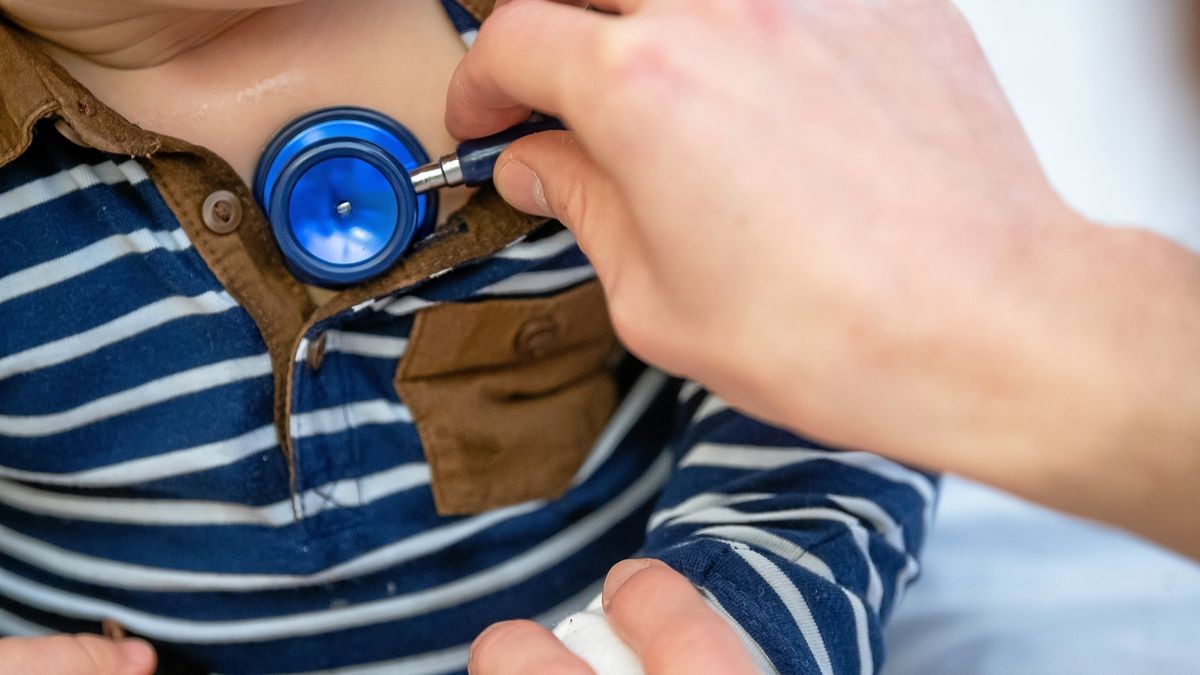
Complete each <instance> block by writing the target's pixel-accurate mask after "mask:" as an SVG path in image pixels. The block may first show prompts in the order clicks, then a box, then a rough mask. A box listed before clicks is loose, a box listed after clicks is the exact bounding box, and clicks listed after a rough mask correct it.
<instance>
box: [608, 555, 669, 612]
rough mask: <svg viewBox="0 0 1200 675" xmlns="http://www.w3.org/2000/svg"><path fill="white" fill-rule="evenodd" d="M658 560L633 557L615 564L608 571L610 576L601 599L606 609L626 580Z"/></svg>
mask: <svg viewBox="0 0 1200 675" xmlns="http://www.w3.org/2000/svg"><path fill="white" fill-rule="evenodd" d="M657 562H658V561H657V560H654V559H651V558H632V559H630V560H622V561H621V562H619V563H617V564H616V565H613V568H612V569H611V570H609V571H608V577H606V578H605V579H604V593H603V596H602V600H601V604H602V605H603V607H604V610H605V611H608V603H609V601H610V600H611V599H612V597H613V596H614V595H616V594H617V591H618V590H620V588H621V587H622V586H624V585H625V582H626V581H629V577H631V576H633V575H635V574H637V573H638V572H640V571H642V570H644V569H646V568H647V567H649V566H651V565H654V564H655V563H657Z"/></svg>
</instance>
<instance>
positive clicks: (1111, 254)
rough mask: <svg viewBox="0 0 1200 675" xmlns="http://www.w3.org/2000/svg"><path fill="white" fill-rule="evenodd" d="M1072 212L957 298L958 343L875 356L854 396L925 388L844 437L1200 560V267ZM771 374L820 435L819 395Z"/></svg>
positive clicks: (934, 340)
mask: <svg viewBox="0 0 1200 675" xmlns="http://www.w3.org/2000/svg"><path fill="white" fill-rule="evenodd" d="M1070 217H1071V218H1072V219H1073V220H1072V222H1066V223H1055V222H1051V223H1047V224H1046V226H1045V227H1044V229H1042V230H1041V231H1040V232H1039V233H1038V236H1037V237H1036V239H1035V240H1034V241H1031V242H1028V244H1027V245H1026V246H1025V248H1026V250H1024V251H1022V252H1021V253H1020V255H1019V256H1014V257H1012V261H1013V262H1012V264H1011V265H1010V266H1007V267H1004V268H1003V269H1002V271H1001V272H998V273H996V275H995V279H994V281H995V282H996V283H992V280H990V279H984V282H985V283H981V284H980V285H979V287H978V288H975V289H972V288H969V287H968V288H967V289H966V290H965V291H964V292H960V293H959V295H961V296H965V297H967V298H968V302H966V303H964V305H963V306H961V307H956V306H955V305H954V304H953V301H952V300H946V299H945V298H943V299H942V301H941V303H940V304H939V306H938V311H939V313H940V316H939V321H938V325H937V328H938V330H941V331H943V332H944V334H943V335H941V336H937V337H930V336H921V337H920V338H918V339H915V340H913V341H911V342H909V343H905V341H904V340H903V339H894V341H893V343H894V344H896V345H897V346H896V347H895V352H893V353H891V354H889V355H888V358H884V359H880V360H879V361H877V362H875V363H872V361H871V359H870V355H869V354H868V355H867V358H864V359H861V360H860V361H859V363H860V366H861V368H862V369H863V370H864V371H866V372H867V375H866V376H865V377H864V376H863V374H862V372H860V373H858V374H857V376H858V378H857V379H856V380H854V381H850V382H848V383H847V385H846V386H847V387H848V388H849V387H863V388H868V389H869V388H870V387H872V386H873V385H874V382H872V380H874V381H875V382H884V381H891V382H893V383H894V382H908V383H909V384H907V385H904V386H902V387H900V390H901V391H902V394H901V395H899V396H897V395H896V387H891V388H889V387H880V388H879V391H880V392H883V393H886V394H889V395H891V396H892V397H893V398H892V399H890V401H891V405H880V404H878V402H876V403H875V404H871V405H868V406H867V407H868V408H869V409H870V410H871V411H872V413H873V415H872V416H871V417H869V418H866V417H864V418H861V423H859V424H857V425H855V426H853V427H846V426H840V425H839V428H837V431H838V432H839V435H838V437H837V438H835V439H834V440H835V441H836V442H838V443H841V444H849V445H854V446H859V447H870V448H872V449H874V450H876V451H878V452H880V453H882V454H884V455H887V456H890V457H893V458H895V459H898V460H900V461H904V462H908V463H912V464H916V465H919V466H924V467H928V468H930V469H934V470H939V471H948V472H954V473H958V474H961V475H964V476H966V477H969V478H971V479H974V480H977V481H980V482H984V483H988V484H991V485H995V486H997V487H1000V488H1002V489H1005V490H1008V491H1010V492H1014V493H1016V494H1019V495H1021V496H1023V497H1026V498H1028V499H1031V500H1033V501H1037V502H1041V503H1044V504H1047V505H1049V506H1052V507H1055V508H1059V509H1062V510H1065V511H1069V512H1072V513H1075V514H1077V515H1082V516H1085V517H1089V518H1093V519H1097V520H1102V521H1106V522H1109V523H1112V524H1116V525H1119V526H1121V527H1124V528H1127V529H1129V530H1132V531H1134V532H1136V533H1138V534H1141V535H1143V536H1146V537H1149V538H1152V539H1155V540H1156V541H1158V542H1160V543H1163V544H1165V545H1167V546H1170V547H1172V548H1176V549H1178V550H1181V551H1183V552H1185V553H1188V554H1190V555H1192V556H1200V500H1198V499H1196V497H1195V494H1196V488H1197V483H1198V481H1200V258H1198V257H1197V256H1196V255H1195V254H1193V253H1191V252H1189V251H1187V250H1186V249H1183V248H1182V247H1179V246H1177V245H1175V244H1173V243H1171V242H1169V241H1167V240H1165V239H1163V238H1161V237H1159V236H1157V235H1155V234H1152V233H1150V232H1147V231H1144V230H1138V229H1129V228H1112V227H1103V226H1099V225H1095V224H1091V223H1086V222H1083V221H1082V219H1078V218H1077V217H1076V216H1074V215H1073V214H1071V215H1070ZM904 311H907V312H910V313H918V312H919V308H918V309H913V308H911V307H905V308H904ZM948 317H949V318H948ZM847 339H848V340H852V339H853V336H847ZM922 351H924V352H925V353H922ZM931 354H932V355H931ZM762 372H763V373H764V375H763V377H762V378H761V379H760V381H761V382H764V383H768V384H767V385H766V387H765V388H764V391H766V392H767V393H765V394H764V395H763V398H764V399H766V398H774V399H775V400H776V401H781V402H783V405H781V406H779V407H777V408H776V409H775V410H776V417H775V421H776V422H777V423H780V424H784V425H785V426H789V427H791V428H794V429H797V430H804V429H806V428H810V427H811V425H812V422H813V410H814V406H813V405H811V404H810V403H809V402H808V400H807V399H808V397H810V396H811V395H812V392H811V391H808V390H807V389H805V390H803V391H799V392H798V391H797V389H798V387H800V384H799V383H797V382H795V381H794V380H791V379H788V378H778V377H777V375H776V374H777V373H780V372H787V368H782V369H781V368H780V367H779V364H778V363H776V364H774V365H773V366H772V367H771V368H770V369H769V370H768V369H765V368H764V370H763V371H762ZM767 373H769V374H767ZM889 389H890V391H889ZM821 393H822V394H824V395H826V396H830V395H831V394H830V392H828V391H823V392H821ZM833 396H834V397H836V392H835V393H834V394H833ZM863 396H866V397H870V396H871V394H870V393H868V394H865V395H863ZM889 415H890V416H891V417H889Z"/></svg>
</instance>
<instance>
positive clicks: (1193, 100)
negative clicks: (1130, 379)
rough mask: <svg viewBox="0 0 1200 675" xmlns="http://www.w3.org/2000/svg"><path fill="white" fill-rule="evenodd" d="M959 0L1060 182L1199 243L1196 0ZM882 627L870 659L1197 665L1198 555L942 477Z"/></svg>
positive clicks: (1057, 667) (1199, 5)
mask: <svg viewBox="0 0 1200 675" xmlns="http://www.w3.org/2000/svg"><path fill="white" fill-rule="evenodd" d="M958 5H959V7H960V8H961V9H962V10H963V12H964V13H965V14H966V16H967V18H968V20H969V21H970V22H971V23H972V25H973V26H974V28H975V30H976V33H977V34H978V36H979V39H980V41H981V43H982V44H983V47H984V51H985V53H986V54H987V56H988V58H989V60H990V61H991V63H992V65H993V67H994V68H995V69H996V71H997V74H998V75H999V77H1000V81H1001V84H1002V85H1003V86H1004V88H1005V91H1006V92H1007V93H1008V95H1009V96H1010V98H1011V100H1012V103H1013V106H1014V107H1015V109H1016V111H1017V114H1018V116H1019V117H1020V118H1021V121H1022V123H1023V124H1024V126H1025V128H1026V130H1027V131H1028V133H1029V135H1030V137H1031V139H1032V141H1033V144H1034V146H1035V149H1036V150H1037V152H1038V155H1039V156H1040V158H1041V159H1042V162H1043V165H1044V166H1045V168H1046V171H1047V173H1048V174H1049V176H1050V179H1051V181H1052V182H1053V183H1054V184H1055V186H1056V187H1057V188H1058V189H1059V191H1060V192H1061V193H1062V194H1063V196H1064V197H1065V198H1066V199H1067V200H1068V201H1069V202H1071V204H1072V205H1073V206H1075V207H1076V208H1077V209H1079V210H1080V211H1082V212H1083V213H1085V214H1086V215H1087V216H1089V217H1091V218H1093V219H1097V220H1100V221H1102V222H1106V223H1112V224H1115V225H1136V226H1142V227H1148V228H1152V229H1154V230H1157V231H1159V232H1161V233H1163V234H1165V235H1167V236H1169V237H1172V238H1174V239H1175V240H1177V241H1179V242H1181V243H1183V244H1185V245H1187V246H1189V247H1191V248H1192V249H1194V250H1197V251H1200V0H958ZM1198 302H1200V300H1198ZM1197 414H1200V411H1197ZM1053 450H1054V449H1053V448H1046V451H1047V452H1053ZM1129 451H1130V452H1134V453H1136V452H1137V451H1138V449H1137V448H1130V449H1129ZM1196 498H1197V499H1200V494H1198V495H1197V497H1196ZM1179 527H1181V528H1191V529H1200V523H1194V522H1182V521H1181V522H1180V523H1179ZM888 640H889V641H888V652H889V655H888V662H887V666H886V667H885V669H884V670H885V674H886V675H910V674H916V673H1005V674H1008V673H1023V674H1031V673H1032V674H1037V673H1184V674H1186V673H1200V564H1197V563H1195V562H1193V561H1190V560H1185V559H1183V558H1181V557H1178V556H1176V555H1173V554H1171V553H1168V552H1166V551H1163V550H1161V549H1158V548H1156V547H1154V546H1151V545H1149V544H1145V543H1143V542H1140V541H1137V540H1135V539H1133V538H1131V537H1129V536H1126V535H1124V534H1122V533H1120V532H1117V531H1115V530H1112V529H1109V528H1104V527H1100V526H1098V525H1094V524H1091V523H1086V522H1083V521H1080V520H1077V519H1074V518H1069V517H1067V516H1063V515H1060V514H1057V513H1053V512H1050V511H1047V510H1045V509H1042V508H1039V507H1035V506H1032V505H1029V504H1027V503H1024V502H1022V501H1020V500H1018V499H1015V498H1013V497H1010V496H1007V495H1004V494H1002V493H999V492H996V491H994V490H990V489H987V488H983V487H980V486H977V485H974V484H971V483H968V482H966V481H963V480H961V479H955V478H947V479H946V482H945V484H944V489H943V494H942V499H941V504H940V509H939V520H938V523H937V526H936V527H935V529H934V531H933V535H932V538H931V540H930V541H929V543H928V546H927V548H926V554H925V565H924V571H923V577H922V579H921V580H920V582H918V584H917V585H916V586H915V587H914V588H913V589H912V590H911V591H910V592H909V594H908V597H907V598H905V600H904V602H903V603H902V604H901V606H900V610H899V611H898V613H897V614H896V616H895V617H894V618H893V621H892V624H891V626H890V628H889V631H888Z"/></svg>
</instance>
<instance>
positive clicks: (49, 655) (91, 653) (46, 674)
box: [0, 635, 156, 675]
mask: <svg viewBox="0 0 1200 675" xmlns="http://www.w3.org/2000/svg"><path fill="white" fill-rule="evenodd" d="M155 665H156V658H155V655H154V650H153V649H152V648H151V647H150V645H148V644H146V643H145V642H142V641H141V640H121V641H118V642H114V641H112V640H108V639H106V638H102V637H100V636H99V635H54V636H50V637H39V638H4V639H2V640H0V666H3V667H0V671H3V672H4V673H5V675H151V673H153V672H154V668H155Z"/></svg>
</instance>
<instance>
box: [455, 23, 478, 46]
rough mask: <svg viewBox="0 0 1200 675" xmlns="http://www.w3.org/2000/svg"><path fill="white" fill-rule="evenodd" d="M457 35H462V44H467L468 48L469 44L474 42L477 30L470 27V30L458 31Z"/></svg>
mask: <svg viewBox="0 0 1200 675" xmlns="http://www.w3.org/2000/svg"><path fill="white" fill-rule="evenodd" d="M459 35H460V36H461V37H462V41H463V44H465V45H466V46H467V49H470V48H471V45H473V44H475V38H477V37H479V30H478V29H477V28H472V29H471V30H468V31H463V32H462V33H459Z"/></svg>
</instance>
